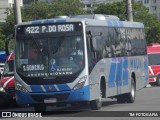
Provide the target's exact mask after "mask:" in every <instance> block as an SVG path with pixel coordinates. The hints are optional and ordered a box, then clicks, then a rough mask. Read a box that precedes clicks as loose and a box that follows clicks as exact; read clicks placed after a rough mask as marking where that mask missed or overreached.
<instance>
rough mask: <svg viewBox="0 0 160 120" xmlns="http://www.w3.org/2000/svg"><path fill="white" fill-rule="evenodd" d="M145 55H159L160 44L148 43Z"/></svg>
mask: <svg viewBox="0 0 160 120" xmlns="http://www.w3.org/2000/svg"><path fill="white" fill-rule="evenodd" d="M147 53H148V54H154V53H160V44H159V43H150V44H148V45H147Z"/></svg>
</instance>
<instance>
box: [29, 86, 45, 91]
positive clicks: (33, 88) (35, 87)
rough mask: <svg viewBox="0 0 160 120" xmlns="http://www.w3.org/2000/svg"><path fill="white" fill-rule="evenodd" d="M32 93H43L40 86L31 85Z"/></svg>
mask: <svg viewBox="0 0 160 120" xmlns="http://www.w3.org/2000/svg"><path fill="white" fill-rule="evenodd" d="M30 87H31V90H32V92H44V91H43V90H42V88H41V86H40V85H31V86H30Z"/></svg>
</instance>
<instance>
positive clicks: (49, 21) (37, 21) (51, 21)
mask: <svg viewBox="0 0 160 120" xmlns="http://www.w3.org/2000/svg"><path fill="white" fill-rule="evenodd" d="M63 22H66V20H65V19H47V20H36V21H32V24H41V23H63Z"/></svg>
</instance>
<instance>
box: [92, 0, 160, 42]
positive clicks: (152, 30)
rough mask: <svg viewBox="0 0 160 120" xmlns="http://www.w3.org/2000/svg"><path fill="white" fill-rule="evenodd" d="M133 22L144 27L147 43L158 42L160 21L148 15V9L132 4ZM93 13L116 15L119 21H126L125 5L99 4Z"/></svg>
mask: <svg viewBox="0 0 160 120" xmlns="http://www.w3.org/2000/svg"><path fill="white" fill-rule="evenodd" d="M132 8H133V20H134V21H136V22H142V23H144V26H145V34H146V39H147V42H148V43H150V42H159V41H160V21H158V20H157V18H156V16H155V15H154V14H149V13H148V9H147V8H146V7H145V6H143V5H142V4H140V3H138V2H134V3H133V4H132ZM94 13H97V14H109V15H116V16H118V17H119V18H120V19H121V20H125V19H126V3H125V2H124V1H123V2H113V3H106V4H99V5H97V6H96V7H95V9H94Z"/></svg>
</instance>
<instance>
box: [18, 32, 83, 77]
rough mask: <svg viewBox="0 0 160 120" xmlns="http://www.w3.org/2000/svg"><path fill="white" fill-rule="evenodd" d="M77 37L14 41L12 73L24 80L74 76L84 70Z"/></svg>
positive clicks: (79, 39) (36, 38)
mask: <svg viewBox="0 0 160 120" xmlns="http://www.w3.org/2000/svg"><path fill="white" fill-rule="evenodd" d="M83 44H84V43H83V39H82V36H80V35H74V36H73V35H72V36H64V35H63V34H61V35H60V36H56V37H52V36H51V37H48V38H47V37H46V36H45V37H33V36H32V37H27V38H26V39H23V38H17V44H16V56H15V57H16V61H17V62H16V70H17V72H19V73H20V74H22V75H24V76H26V77H48V76H51V77H52V76H65V75H74V74H76V73H77V74H78V73H79V72H81V71H82V69H83V67H84V47H83V46H84V45H83Z"/></svg>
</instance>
